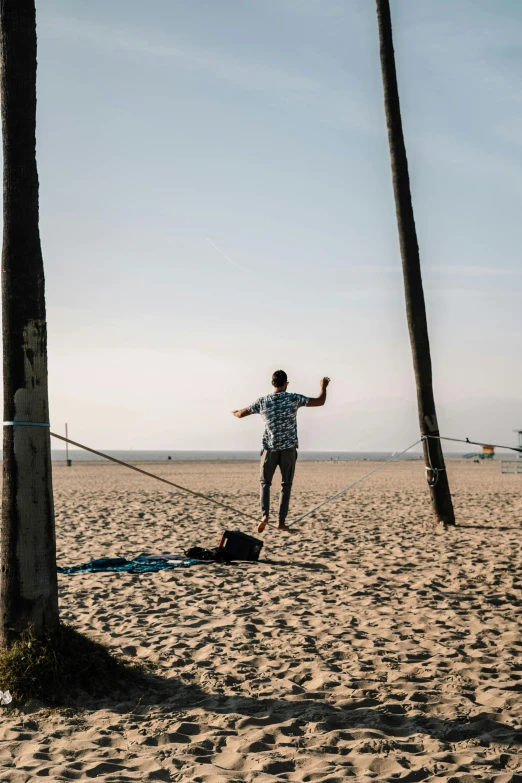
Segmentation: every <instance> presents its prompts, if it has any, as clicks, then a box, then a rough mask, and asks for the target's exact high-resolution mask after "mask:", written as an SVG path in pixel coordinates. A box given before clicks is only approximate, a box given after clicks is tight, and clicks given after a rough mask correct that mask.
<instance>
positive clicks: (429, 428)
mask: <svg viewBox="0 0 522 783" xmlns="http://www.w3.org/2000/svg"><path fill="white" fill-rule="evenodd" d="M376 3H377V19H378V24H379V40H380V55H381V70H382V81H383V87H384V107H385V112H386V124H387V126H388V141H389V145H390V158H391V168H392V178H393V191H394V195H395V208H396V212H397V225H398V228H399V242H400V248H401V256H402V270H403V276H404V290H405V295H406V313H407V318H408V329H409V332H410V342H411V350H412V354H413V367H414V371H415V382H416V385H417V405H418V411H419V424H420V431H421V434H422V435H432V436H438V435H439V426H438V423H437V414H436V411H435V400H434V398H433V383H432V372H431V357H430V343H429V339H428V323H427V320H426V307H425V303H424V291H423V287H422V276H421V268H420V258H419V245H418V242H417V232H416V229H415V219H414V216H413V206H412V201H411V192H410V178H409V173H408V160H407V157H406V148H405V146H404V135H403V132H402V120H401V110H400V103H399V91H398V88H397V74H396V70H395V55H394V51H393V38H392V25H391V15H390V4H389V0H376ZM423 448H424V458H425V462H426V468H427V476H428V480H429V484H430V489H431V500H432V505H433V512H434V515H435V519H436V521H437V522H442V523H443V524H454V522H455V515H454V513H453V503H452V500H451V493H450V489H449V483H448V477H447V475H446V469H445V465H444V456H443V454H442V447H441V443H440V440H438V439H437V438H436V437H435V438H428V439H426V440H424V441H423Z"/></svg>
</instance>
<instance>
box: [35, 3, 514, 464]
mask: <svg viewBox="0 0 522 783" xmlns="http://www.w3.org/2000/svg"><path fill="white" fill-rule="evenodd" d="M37 14H38V45H39V56H38V62H39V70H38V101H39V103H38V163H39V173H40V181H41V233H42V241H43V250H44V259H45V264H46V274H47V302H48V318H49V351H50V373H51V377H50V381H51V385H50V388H51V412H52V421H53V426H55V427H56V428H61V427H62V426H63V424H62V422H64V421H66V420H67V421H68V422H69V424H70V428H71V432H72V434H73V435H76V436H77V437H78V438H79V439H81V438H83V439H84V440H86V441H88V442H90V443H91V444H94V445H96V446H99V447H106V448H108V447H112V448H128V447H130V446H132V447H134V448H172V449H175V448H217V449H219V448H225V449H226V448H256V447H257V445H258V442H259V436H260V432H259V428H260V422H259V421H252V420H247V421H244V422H243V421H241V422H239V421H237V420H236V419H233V418H232V417H231V416H230V413H229V412H230V410H232V409H233V408H236V407H242V406H244V405H247V404H249V403H250V402H252V401H253V399H255V398H256V397H257V396H259V395H260V394H262V393H265V392H266V391H268V390H269V377H270V375H271V372H272V370H274V369H276V368H279V367H283V368H284V369H286V370H287V372H288V373H289V376H290V379H291V382H292V383H291V387H290V388H291V389H292V390H294V391H300V392H303V393H308V394H315V393H316V392H317V391H318V380H319V378H320V377H321V376H322V375H324V374H328V375H330V376H331V377H332V379H333V382H332V387H331V396H330V401H329V405H330V408H329V411H328V412H326V409H325V411H324V412H323V411H312V412H310V411H307V412H303V413H302V414H301V415H302V416H303V417H307V416H308V417H309V421H308V420H307V421H306V422H304V420H303V423H304V429H303V432H304V433H305V435H304V442H302V446H303V447H305V448H345V449H347V450H350V448H352V447H353V448H357V449H360V448H364V447H368V448H375V447H376V446H377V445H378V443H379V442H380V441H379V438H378V437H376V433H369V434H368V438H367V439H365V438H364V437H363V436H361V437H358V441H357V443H354V442H351V441H350V431H349V428H346V427H344V428H343V423H342V422H343V415H344V414H343V412H345V411H346V410H347V406H350V404H352V403H353V404H354V407H355V409H360V410H365V401H369V402H368V406H369V409H371V407H372V406H374V405H375V404H377V405H378V406H381V407H384V408H386V406H391V407H392V408H393V406H396V405H400V404H402V402H401V401H405V402H404V404H405V405H407V406H408V405H409V406H410V408H411V411H412V416H413V418H412V421H413V430H412V431H413V432H414V431H415V413H414V410H415V408H414V405H412V402H411V401H413V399H414V382H413V373H412V369H411V358H410V348H409V342H408V335H407V329H406V322H405V316H404V303H403V293H402V280H401V271H400V258H399V251H398V241H397V232H396V224H395V212H394V203H393V195H392V189H391V178H390V171H389V159H388V148H387V139H386V134H385V122H384V113H383V108H382V86H381V77H380V66H379V57H378V40H377V26H376V19H375V8H374V3H373V2H371V1H370V0H349V1H348V2H340V1H339V2H338V1H337V0H264V2H262V3H260V2H258V0H220V2H219V3H218V2H215V0H149V2H148V3H147V4H146V5H144V4H143V3H142V2H138V1H137V0H110V2H107V0H90V2H89V3H84V2H80V0H45V2H44V1H43V0H37ZM392 15H393V23H394V35H395V48H396V57H397V65H398V75H399V88H400V94H401V100H402V110H403V121H404V129H405V134H406V142H407V148H408V154H409V162H410V173H411V178H412V188H413V197H414V208H415V214H416V221H417V228H418V234H419V243H420V248H421V258H422V263H423V271H424V280H425V289H426V297H427V304H428V318H429V325H430V332H431V341H432V355H433V362H434V374H435V380H436V391H437V397H438V399H439V401H440V405H441V406H442V405H444V404H446V403H452V402H453V401H458V400H466V399H468V398H477V399H481V398H483V397H499V398H511V399H513V398H520V397H521V388H522V387H521V382H522V370H521V362H520V355H521V350H522V339H521V325H520V317H521V297H522V265H521V263H520V253H521V250H520V248H521V245H522V241H521V240H522V236H521V234H522V220H521V217H520V215H521V206H522V204H521V201H522V199H521V196H522V57H521V54H520V53H521V51H522V4H520V3H519V2H517V0H495V2H493V0H488V1H487V2H486V1H485V0H459V2H454V0H423V2H418V1H417V0H392ZM209 240H210V241H209ZM218 248H219V250H218ZM375 400H378V401H379V402H378V403H375ZM521 408H522V406H521ZM478 411H479V413H478V415H479V416H480V405H479V408H478ZM312 415H314V416H315V417H316V418H315V419H314V421H313V424H311V422H312V418H311V417H312ZM252 418H253V419H254V418H255V417H252ZM520 420H521V422H522V410H521V415H520ZM309 422H310V426H309ZM482 424H483V422H481V421H477V430H476V433H471V434H472V435H474V434H478V435H480V433H481V432H482V431H483V428H482ZM487 426H488V427H489V430H488V432H489V433H490V437H492V436H493V435H494V434H495V421H494V416H493V419H491V416H490V419H488V422H487ZM516 426H522V423H520V422H519V421H513V427H516ZM466 434H469V433H466ZM407 441H408V437H407V435H406V444H407ZM382 442H383V443H384V442H385V440H383V441H382ZM386 443H387V441H386ZM406 444H403V440H402V433H397V443H396V447H397V448H399V447H400V446H401V445H406Z"/></svg>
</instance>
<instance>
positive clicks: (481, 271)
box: [424, 264, 522, 277]
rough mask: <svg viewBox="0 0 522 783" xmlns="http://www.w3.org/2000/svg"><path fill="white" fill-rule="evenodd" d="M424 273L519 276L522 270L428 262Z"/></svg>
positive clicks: (464, 275)
mask: <svg viewBox="0 0 522 783" xmlns="http://www.w3.org/2000/svg"><path fill="white" fill-rule="evenodd" d="M424 270H425V272H426V273H429V272H442V273H444V274H453V275H460V276H461V277H510V276H520V275H521V274H522V270H519V269H500V268H498V267H485V266H464V265H462V264H454V265H452V264H430V265H426V266H425V267H424Z"/></svg>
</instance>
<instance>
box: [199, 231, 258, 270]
mask: <svg viewBox="0 0 522 783" xmlns="http://www.w3.org/2000/svg"><path fill="white" fill-rule="evenodd" d="M207 242H208V243H209V245H212V247H213V248H214V250H217V252H218V253H219V254H220V255H222V256H223V258H225V259H226V260H227V261H228V263H229V264H232V266H235V267H237V268H238V269H241V270H242V271H243V272H250V269H247V268H246V267H244V266H241V264H238V263H237V261H233V260H232V259H231V258H230V256H227V254H226V253H224V252H223V251H222V250H221V248H219V247H218V246H217V245H216V244H215V243H214V242H213V241H212V240H211V239H209V238H208V237H207Z"/></svg>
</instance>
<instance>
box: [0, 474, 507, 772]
mask: <svg viewBox="0 0 522 783" xmlns="http://www.w3.org/2000/svg"><path fill="white" fill-rule="evenodd" d="M145 467H147V468H148V469H153V470H155V471H157V472H159V473H160V474H161V475H163V476H165V477H167V478H171V479H172V480H173V481H178V482H180V483H185V484H186V485H187V486H189V487H192V488H193V489H195V490H198V491H204V492H210V494H212V495H213V496H214V497H216V498H218V499H222V500H225V501H227V500H228V501H230V502H232V503H233V504H235V505H239V506H240V507H241V508H244V509H245V510H248V511H250V512H254V513H255V512H256V511H257V502H258V501H257V497H258V466H257V464H255V463H226V464H224V463H197V462H195V463H169V464H165V463H164V464H156V465H154V466H151V465H147V466H145ZM370 467H371V465H370V463H368V462H360V463H346V462H344V463H341V462H339V463H333V464H329V463H305V462H302V463H300V464H299V465H298V470H297V475H296V482H295V485H294V495H293V502H292V506H291V511H292V517H294V516H297V515H298V514H299V513H302V512H304V511H305V510H306V509H307V508H308V507H309V506H311V505H313V504H314V503H316V502H319V500H321V499H323V498H324V497H326V496H327V495H328V494H331V493H333V492H334V491H335V490H336V489H338V488H340V487H342V486H344V485H346V484H347V483H349V481H351V480H353V479H355V478H356V477H358V476H360V475H362V474H363V473H365V472H367V471H368V470H369V468H370ZM448 472H449V479H450V484H451V487H452V490H453V493H454V502H455V506H456V511H457V517H458V521H459V526H458V527H456V528H455V529H450V530H448V531H446V532H444V531H442V530H441V529H434V528H433V525H432V522H431V513H430V507H429V496H428V491H427V488H426V484H425V478H424V466H423V464H422V462H420V461H419V462H401V463H395V464H394V465H391V466H388V467H387V468H385V469H384V470H383V471H381V472H380V473H378V474H376V475H375V476H373V477H372V478H371V479H370V480H368V481H367V482H365V483H363V484H360V485H358V486H357V487H356V488H355V489H354V490H353V491H351V492H350V493H349V494H347V495H346V496H345V497H344V498H342V499H340V500H339V501H337V502H335V503H334V504H332V505H330V506H327V507H326V508H325V509H323V510H322V511H321V512H320V513H318V515H317V516H316V518H314V519H312V520H310V519H308V520H306V521H305V522H304V523H303V524H302V525H300V526H298V527H296V534H295V535H292V536H288V535H282V534H278V533H276V532H275V531H273V530H271V531H269V532H267V534H266V535H265V536H264V540H265V548H264V549H263V552H262V557H261V561H260V562H259V563H257V564H246V563H242V564H235V565H231V566H228V567H227V566H224V565H215V564H211V565H208V566H195V567H192V568H190V569H185V570H177V571H172V572H163V573H156V574H144V575H137V576H136V575H135V576H132V575H128V574H108V575H105V574H89V575H74V576H60V577H59V584H60V603H61V615H62V619H63V620H64V621H66V622H69V623H71V624H72V625H73V626H74V627H76V628H77V629H78V630H81V631H83V632H85V633H87V634H89V635H90V636H92V637H93V638H94V639H96V640H99V641H102V642H104V643H105V644H107V645H109V646H111V647H112V648H114V649H115V650H118V651H121V652H123V653H124V654H125V655H127V656H129V657H130V658H134V657H137V658H139V659H143V660H145V661H148V662H150V663H152V664H153V665H154V667H155V669H154V672H155V676H156V678H157V680H158V683H159V685H158V688H157V690H155V691H152V690H151V691H150V692H146V693H143V692H141V693H140V692H134V691H132V690H131V691H129V692H128V693H124V694H122V693H114V694H111V693H107V694H106V697H101V698H100V699H98V700H97V701H94V700H92V699H88V698H86V701H85V705H83V707H84V709H80V710H71V709H62V710H52V711H51V710H46V709H42V708H41V706H40V705H38V703H34V704H32V705H30V706H29V707H28V708H27V709H26V711H25V712H21V711H13V710H6V709H5V708H3V709H4V711H3V712H2V713H1V715H0V765H1V766H0V770H1V771H0V779H1V780H3V781H12V783H25V781H33V780H35V779H37V778H39V777H48V778H50V779H52V780H88V779H93V778H96V779H97V780H100V781H107V783H108V781H135V780H143V781H147V780H161V781H201V782H203V781H204V782H205V783H224V782H225V781H227V782H229V783H237V782H238V781H257V782H258V783H268V781H303V782H304V781H314V783H335V781H341V780H345V779H348V778H352V779H356V780H362V779H369V778H373V779H375V780H383V781H392V780H400V781H408V782H410V781H461V783H471V782H472V781H479V780H480V781H495V783H509V781H522V754H521V749H522V702H521V698H520V695H521V692H522V615H521V614H520V606H521V599H522V592H521V588H522V552H521V541H522V538H521V527H522V492H521V490H522V476H503V475H501V473H500V466H499V464H498V462H496V463H495V462H492V463H490V464H487V463H483V464H480V465H476V464H473V463H470V462H465V461H456V460H455V461H450V462H449V464H448ZM54 486H55V498H56V515H57V539H58V562H59V564H60V565H74V564H76V563H81V562H85V561H87V560H90V559H91V558H94V557H101V556H104V555H111V556H120V555H123V556H126V557H130V556H133V555H136V554H139V553H141V552H154V551H171V552H183V551H184V550H186V549H187V548H188V547H190V546H192V545H194V544H200V545H206V546H215V545H217V543H218V542H219V538H220V535H221V533H222V532H223V530H224V529H226V528H232V529H235V528H236V527H240V528H241V529H242V530H243V531H245V532H252V533H255V531H254V530H252V526H251V524H250V523H248V522H247V523H245V521H244V520H241V519H238V518H236V517H235V516H234V515H232V514H229V513H228V512H226V511H224V510H220V509H217V508H215V507H212V506H210V505H208V504H205V503H202V502H198V501H197V500H195V499H194V498H191V497H187V496H185V495H183V494H181V493H177V492H174V491H170V490H169V489H168V487H165V486H163V485H162V484H160V483H157V482H154V481H152V480H150V479H147V478H146V477H142V476H139V475H137V474H135V473H132V472H131V471H127V470H125V469H124V468H121V467H118V466H114V465H110V464H92V463H91V464H76V465H73V467H72V468H66V467H65V466H64V465H55V467H54ZM277 495H278V492H277V494H276V497H277Z"/></svg>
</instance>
